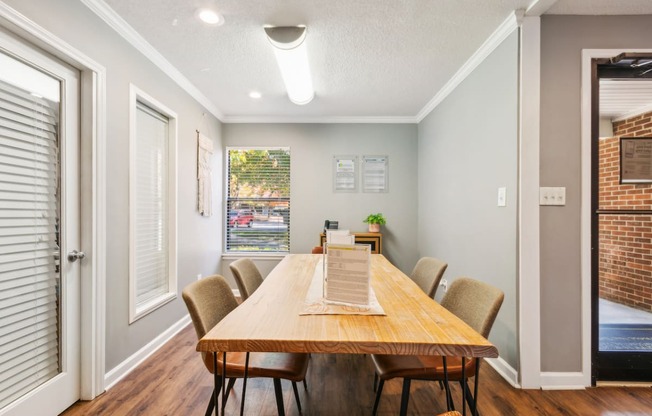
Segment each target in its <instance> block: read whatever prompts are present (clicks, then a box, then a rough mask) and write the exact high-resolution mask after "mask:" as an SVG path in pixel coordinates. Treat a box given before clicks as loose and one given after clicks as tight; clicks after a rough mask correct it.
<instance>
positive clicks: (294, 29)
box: [265, 26, 315, 105]
mask: <svg viewBox="0 0 652 416" xmlns="http://www.w3.org/2000/svg"><path fill="white" fill-rule="evenodd" d="M265 33H266V34H267V39H269V42H270V43H271V44H272V45H273V46H274V55H276V62H278V67H279V69H280V70H281V76H282V77H283V82H284V83H285V89H286V90H287V92H288V96H289V97H290V101H292V102H293V103H294V104H297V105H304V104H308V103H309V102H310V101H312V99H313V97H314V96H315V91H314V89H313V87H312V77H311V76H310V65H309V64H308V53H307V49H306V43H305V41H304V40H305V38H306V27H305V26H279V27H266V28H265Z"/></svg>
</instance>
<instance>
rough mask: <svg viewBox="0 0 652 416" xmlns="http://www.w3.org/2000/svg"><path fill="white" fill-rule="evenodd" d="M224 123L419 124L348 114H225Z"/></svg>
mask: <svg viewBox="0 0 652 416" xmlns="http://www.w3.org/2000/svg"><path fill="white" fill-rule="evenodd" d="M222 122H223V123H252V124H254V123H269V124H274V123H296V124H300V123H313V124H319V123H324V124H328V123H331V124H417V123H418V121H417V119H416V118H415V117H412V116H405V117H375V116H368V117H346V116H332V117H331V116H323V117H299V116H296V117H287V116H259V117H256V116H225V117H224V118H223V119H222Z"/></svg>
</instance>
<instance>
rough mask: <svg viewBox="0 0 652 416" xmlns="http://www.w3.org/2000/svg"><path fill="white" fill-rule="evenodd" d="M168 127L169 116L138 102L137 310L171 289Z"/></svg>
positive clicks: (135, 248)
mask: <svg viewBox="0 0 652 416" xmlns="http://www.w3.org/2000/svg"><path fill="white" fill-rule="evenodd" d="M168 123H169V120H168V118H167V117H166V116H164V115H162V114H160V113H159V112H157V111H155V110H154V109H152V108H150V107H148V106H146V105H144V104H143V103H141V102H137V104H136V138H135V140H136V143H135V164H134V168H135V172H134V174H135V178H134V180H135V213H134V214H135V217H134V218H132V220H133V221H134V225H133V226H134V239H133V241H132V244H134V245H135V247H134V252H135V258H134V260H135V278H136V282H135V284H136V307H137V308H139V307H142V306H143V305H146V304H148V303H149V302H150V301H152V300H153V299H156V298H159V297H160V296H163V295H165V294H166V293H168V289H169V286H168V276H169V268H168V253H169V251H168V245H169V235H168V224H169V210H168V181H169V177H168V172H169V167H168V155H169V149H168Z"/></svg>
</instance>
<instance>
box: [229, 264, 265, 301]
mask: <svg viewBox="0 0 652 416" xmlns="http://www.w3.org/2000/svg"><path fill="white" fill-rule="evenodd" d="M229 268H230V269H231V273H233V277H234V278H235V283H236V284H237V285H238V290H239V291H240V297H241V298H242V300H246V299H247V298H248V297H249V296H251V294H252V293H254V291H255V290H256V289H258V286H260V284H261V283H263V276H261V274H260V271H259V270H258V267H256V264H255V263H254V262H253V261H251V259H238V260H236V261H234V262H233V263H231V264H230V265H229Z"/></svg>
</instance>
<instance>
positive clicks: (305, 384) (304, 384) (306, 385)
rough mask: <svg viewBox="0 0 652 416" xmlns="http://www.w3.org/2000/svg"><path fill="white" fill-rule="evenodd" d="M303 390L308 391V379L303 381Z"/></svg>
mask: <svg viewBox="0 0 652 416" xmlns="http://www.w3.org/2000/svg"><path fill="white" fill-rule="evenodd" d="M303 389H304V390H305V391H308V383H306V379H305V378H304V379H303Z"/></svg>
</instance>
